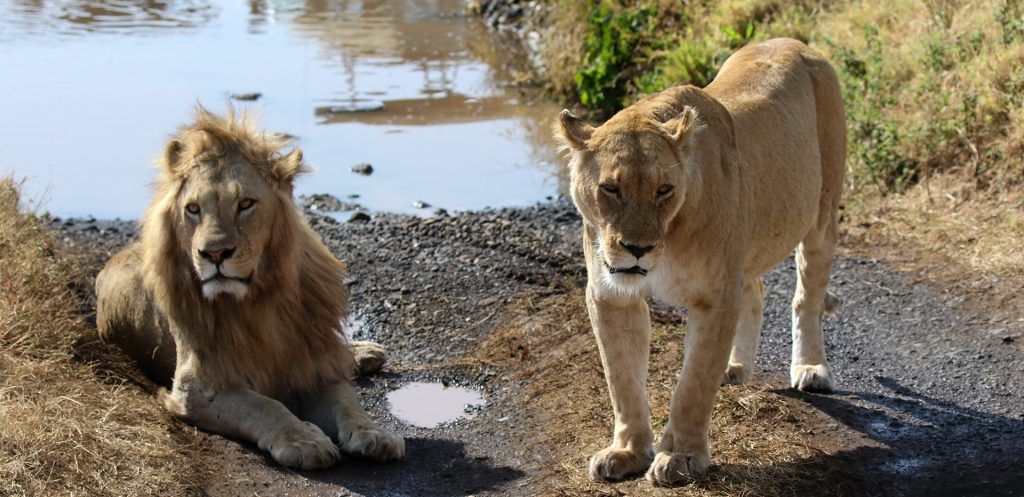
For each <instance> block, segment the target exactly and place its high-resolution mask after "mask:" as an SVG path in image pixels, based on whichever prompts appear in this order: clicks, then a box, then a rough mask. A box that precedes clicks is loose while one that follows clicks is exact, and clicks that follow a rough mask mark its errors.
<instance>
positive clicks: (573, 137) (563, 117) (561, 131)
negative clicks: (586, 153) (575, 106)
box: [555, 109, 594, 150]
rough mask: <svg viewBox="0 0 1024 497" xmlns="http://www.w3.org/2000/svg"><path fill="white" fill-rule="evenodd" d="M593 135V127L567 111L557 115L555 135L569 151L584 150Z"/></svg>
mask: <svg viewBox="0 0 1024 497" xmlns="http://www.w3.org/2000/svg"><path fill="white" fill-rule="evenodd" d="M593 133H594V127H593V126H591V125H589V124H587V123H586V122H584V121H583V120H582V119H580V118H578V117H576V116H574V115H572V112H569V110H568V109H566V110H563V111H562V112H561V113H560V114H559V115H558V130H557V132H556V133H555V138H557V139H558V140H559V141H560V142H562V144H563V145H565V146H566V147H568V148H569V149H570V150H582V149H584V148H586V145H587V140H589V139H590V135H592V134H593Z"/></svg>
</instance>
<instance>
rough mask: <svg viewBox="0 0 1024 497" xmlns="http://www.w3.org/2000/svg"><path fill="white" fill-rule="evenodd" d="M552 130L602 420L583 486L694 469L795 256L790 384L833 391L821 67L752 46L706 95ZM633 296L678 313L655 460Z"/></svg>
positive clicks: (830, 159)
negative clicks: (566, 178)
mask: <svg viewBox="0 0 1024 497" xmlns="http://www.w3.org/2000/svg"><path fill="white" fill-rule="evenodd" d="M559 123H560V126H558V132H557V133H556V134H558V135H560V136H559V137H560V138H561V140H562V141H563V142H564V144H565V146H566V147H567V149H568V150H569V151H570V160H569V167H570V170H571V187H570V188H571V192H572V198H573V201H574V202H575V204H576V207H577V209H579V211H580V214H581V215H582V216H583V221H584V227H583V248H584V253H585V254H586V263H587V274H588V283H587V308H588V310H589V314H590V320H591V322H592V323H593V326H594V333H595V335H596V336H597V342H598V346H599V348H600V351H601V361H602V363H603V364H604V370H605V376H606V379H607V381H608V389H609V391H610V394H611V401H612V408H613V410H614V413H615V430H614V436H613V440H612V444H611V446H610V447H608V448H606V449H603V450H601V451H599V452H597V453H596V454H594V456H593V457H592V458H591V460H590V475H591V477H592V478H595V479H621V478H623V477H625V476H627V475H630V474H634V473H639V472H642V471H644V470H645V469H646V470H648V471H647V478H648V479H650V480H651V481H653V482H654V483H656V484H662V485H665V484H674V483H677V482H680V481H681V480H683V479H684V478H685V477H687V476H688V475H694V474H700V473H703V472H705V471H706V470H707V469H708V466H709V465H710V463H711V454H710V452H709V450H708V427H709V424H710V422H711V411H712V406H713V404H714V400H715V395H716V393H717V390H718V386H719V385H720V384H721V383H722V381H723V374H724V375H725V381H726V382H730V383H742V382H745V381H747V380H748V379H749V378H750V377H751V375H752V374H753V372H754V356H755V354H756V352H757V347H758V341H759V339H760V334H761V322H762V307H763V302H764V287H763V284H762V282H761V275H763V274H764V273H765V272H767V271H768V270H769V269H771V268H772V267H773V266H774V265H775V264H777V263H778V262H779V261H781V260H782V259H784V258H785V257H786V256H787V255H789V254H790V253H792V251H793V248H794V247H796V266H797V287H796V295H795V297H794V299H793V359H792V365H791V369H790V379H791V383H792V386H793V387H795V388H798V389H800V390H818V391H830V390H832V374H831V372H830V370H829V366H828V363H827V362H826V361H825V349H824V345H823V338H822V330H821V319H822V312H824V311H826V310H831V309H832V308H833V307H834V305H835V304H836V300H835V299H834V297H832V296H830V295H828V294H827V293H826V286H827V284H828V279H829V272H830V270H831V265H832V258H833V252H834V250H835V244H836V238H837V230H838V228H837V223H838V219H837V209H838V206H839V196H840V192H841V190H842V187H843V169H844V165H843V162H844V160H845V156H846V128H845V125H844V117H843V103H842V98H841V96H840V91H839V83H838V80H837V79H836V75H835V72H834V71H833V70H832V67H831V66H830V65H829V63H828V62H827V61H826V60H825V59H824V58H822V57H821V56H820V55H818V54H817V53H815V52H813V51H812V50H811V49H809V48H808V47H807V46H805V45H804V44H802V43H800V42H798V41H795V40H788V39H776V40H771V41H767V42H764V43H758V44H755V45H751V46H747V47H745V48H743V49H741V50H739V51H738V52H736V53H735V54H734V55H733V56H732V57H730V58H729V59H728V60H727V61H726V62H725V64H724V65H723V66H722V70H721V72H719V74H718V77H717V78H715V80H714V82H712V83H711V84H710V85H708V87H707V88H705V89H704V90H701V89H699V88H695V87H693V86H681V87H676V88H670V89H668V90H665V91H663V92H661V93H658V94H656V95H651V96H649V97H647V98H644V99H643V100H641V101H639V102H637V103H636V104H634V105H632V106H630V107H629V108H627V109H625V110H623V111H621V112H619V113H618V114H616V115H615V116H614V117H612V118H611V119H610V120H609V121H608V122H606V123H605V124H603V125H602V126H600V127H598V128H593V127H591V126H589V125H587V124H586V123H584V122H583V121H581V120H579V119H577V118H576V117H574V116H573V115H572V114H570V113H569V112H568V111H563V112H562V114H561V119H560V122H559ZM646 296H653V297H655V298H658V299H660V300H663V301H666V302H668V303H671V304H674V305H683V306H686V307H687V308H688V309H689V320H688V323H687V329H686V340H685V342H686V357H685V359H684V360H683V371H682V374H681V376H680V378H679V383H678V385H677V386H676V389H675V392H674V393H673V396H672V402H671V406H670V414H669V420H668V423H667V425H666V426H665V431H664V434H663V435H662V437H661V443H660V444H659V446H658V452H657V454H655V453H654V451H653V449H652V446H651V444H652V440H653V434H652V433H651V425H650V420H649V417H650V408H649V407H648V400H647V394H646V390H645V388H646V382H647V361H648V354H649V344H650V317H649V314H648V309H647V304H646V303H645V301H644V298H645V297H646ZM734 336H735V341H734V340H733V338H734ZM730 345H731V346H732V355H731V357H730V354H729V351H730ZM652 461H653V462H652ZM648 468H649V469H648Z"/></svg>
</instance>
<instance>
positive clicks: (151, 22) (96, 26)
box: [0, 0, 217, 42]
mask: <svg viewBox="0 0 1024 497" xmlns="http://www.w3.org/2000/svg"><path fill="white" fill-rule="evenodd" d="M9 8H10V11H9V12H7V13H6V14H5V15H4V19H3V21H2V22H0V40H3V41H5V42H8V41H13V40H15V39H16V38H17V37H23V36H26V35H28V36H50V35H54V34H60V35H85V34H90V33H110V34H130V35H142V34H151V33H154V32H158V31H160V30H165V29H166V30H183V29H189V28H195V27H197V26H201V25H203V24H206V23H207V22H209V21H210V20H212V19H213V18H215V17H216V14H217V11H216V9H215V8H214V7H213V6H212V5H211V4H210V3H209V2H206V1H203V0H183V1H174V2H156V1H152V0H148V1H134V0H91V1H80V0H79V1H76V0H63V1H60V0H58V1H45V0H14V1H12V2H10V4H9Z"/></svg>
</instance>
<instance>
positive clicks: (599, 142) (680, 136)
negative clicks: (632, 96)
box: [562, 114, 696, 291]
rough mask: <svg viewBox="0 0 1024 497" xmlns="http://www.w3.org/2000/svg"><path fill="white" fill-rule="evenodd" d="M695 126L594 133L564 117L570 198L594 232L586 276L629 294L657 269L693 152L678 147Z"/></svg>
mask: <svg viewBox="0 0 1024 497" xmlns="http://www.w3.org/2000/svg"><path fill="white" fill-rule="evenodd" d="M695 119H696V115H695V114H694V115H693V116H692V120H690V121H685V122H671V123H667V124H664V125H662V124H651V125H649V126H639V127H635V128H630V129H626V130H623V129H621V128H615V127H610V128H609V127H608V125H606V126H603V127H601V128H597V129H594V128H590V127H589V126H587V125H586V124H585V123H582V122H581V121H579V120H577V119H575V118H574V117H572V116H571V115H568V116H566V115H565V114H563V118H562V130H563V133H565V134H566V141H567V143H568V145H569V148H570V150H572V158H571V160H570V171H571V193H572V198H573V202H574V203H575V204H576V207H577V209H579V211H580V214H581V215H582V216H583V219H584V221H585V222H586V223H587V225H589V226H590V227H591V228H592V229H594V230H595V231H596V236H592V243H593V245H592V246H591V247H590V248H591V250H592V251H593V252H592V253H593V255H594V257H593V259H594V260H595V261H596V263H597V264H599V266H600V267H599V268H593V267H592V268H591V270H594V269H596V270H597V271H599V274H598V275H596V276H598V277H599V278H600V280H602V281H605V282H607V283H609V284H611V285H613V286H615V287H618V288H620V289H623V290H627V291H635V290H639V289H640V288H642V287H643V286H644V285H645V284H646V277H647V275H648V274H649V273H650V272H651V271H653V270H654V269H655V268H656V267H657V266H658V263H659V261H660V259H661V257H662V253H663V251H664V248H665V244H664V238H665V234H666V232H667V231H668V229H669V226H670V224H671V222H672V220H673V219H674V218H675V215H676V213H677V212H678V211H679V208H680V206H681V205H682V203H683V201H684V200H685V198H686V190H687V186H688V185H687V183H688V175H687V171H688V162H689V161H690V160H691V157H689V154H690V153H692V152H691V149H692V147H687V146H683V145H681V141H685V140H687V139H688V138H687V136H684V134H688V133H689V132H690V131H691V129H692V127H693V120H695Z"/></svg>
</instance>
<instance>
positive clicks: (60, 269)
mask: <svg viewBox="0 0 1024 497" xmlns="http://www.w3.org/2000/svg"><path fill="white" fill-rule="evenodd" d="M81 278H82V274H81V273H80V272H79V271H78V270H77V269H76V267H75V263H74V261H73V260H71V259H69V258H67V257H64V256H62V255H61V254H60V253H59V249H58V246H57V243H56V241H55V240H54V237H53V236H52V234H51V233H50V232H48V231H47V230H46V227H45V224H44V220H43V219H41V218H40V217H39V216H37V215H35V214H33V213H32V212H26V211H25V210H23V209H22V207H21V205H20V198H19V193H18V184H17V183H16V182H15V181H13V180H12V179H11V178H9V177H8V178H3V179H0V427H2V429H0V495H11V496H18V495H99V496H103V495H109V496H121V495H193V494H198V493H199V484H200V480H201V478H202V477H203V472H202V469H201V468H200V467H198V466H196V464H195V463H194V462H193V460H192V459H191V458H190V454H191V451H192V450H193V449H195V448H196V444H197V443H198V440H199V438H198V437H196V436H195V435H193V433H192V430H189V429H185V428H183V427H181V425H180V424H178V423H174V422H172V421H171V419H170V417H169V416H168V415H167V414H165V413H164V411H163V409H161V408H159V406H158V405H157V404H156V402H155V401H154V400H153V398H152V396H151V395H150V394H149V393H147V392H146V391H144V389H143V388H140V387H139V386H138V385H135V384H129V383H126V382H125V380H117V379H116V378H130V377H132V376H133V375H131V374H129V373H125V374H120V373H121V372H126V371H128V370H130V366H128V365H127V363H126V360H125V358H124V357H123V356H121V355H120V354H119V353H117V352H116V351H113V350H111V349H109V348H107V347H105V346H103V345H102V344H100V343H98V342H97V340H96V334H95V329H94V328H92V327H91V326H90V325H88V324H87V323H86V321H85V319H84V317H85V316H84V315H83V314H81V313H80V312H79V311H78V310H79V309H80V308H81V307H82V305H83V301H82V300H81V299H80V298H79V297H78V296H77V295H76V294H75V292H74V287H75V286H76V279H81ZM111 368H113V369H111ZM119 370H120V372H119ZM134 377H136V378H138V374H134Z"/></svg>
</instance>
